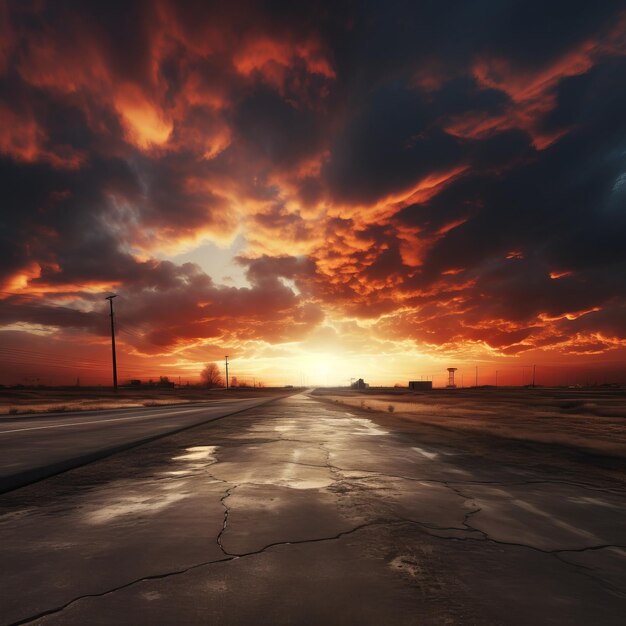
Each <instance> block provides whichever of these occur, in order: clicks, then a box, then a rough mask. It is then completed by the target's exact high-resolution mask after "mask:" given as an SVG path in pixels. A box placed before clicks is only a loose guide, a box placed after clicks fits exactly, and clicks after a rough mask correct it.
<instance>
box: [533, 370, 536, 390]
mask: <svg viewBox="0 0 626 626" xmlns="http://www.w3.org/2000/svg"><path fill="white" fill-rule="evenodd" d="M536 368H537V366H536V365H533V388H534V387H535V369H536Z"/></svg>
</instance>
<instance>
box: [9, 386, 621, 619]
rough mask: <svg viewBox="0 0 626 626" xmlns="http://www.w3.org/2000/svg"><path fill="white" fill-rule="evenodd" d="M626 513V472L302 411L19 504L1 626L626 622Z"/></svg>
mask: <svg viewBox="0 0 626 626" xmlns="http://www.w3.org/2000/svg"><path fill="white" fill-rule="evenodd" d="M504 448H506V449H504ZM625 514H626V484H625V481H624V476H623V474H622V473H621V472H619V471H614V470H611V469H608V470H606V469H603V468H598V467H596V466H594V465H592V464H591V463H587V464H585V463H584V462H582V461H580V460H572V459H561V458H559V457H558V455H557V454H555V452H554V450H552V449H550V448H549V447H546V446H530V447H529V446H524V444H521V443H519V442H518V443H516V444H515V445H514V446H513V447H511V445H507V446H500V447H498V443H497V440H495V439H488V438H487V439H481V438H480V437H477V436H476V435H474V434H473V435H471V436H470V435H467V434H454V433H452V432H445V431H442V430H438V429H436V428H434V427H428V426H426V427H424V426H415V425H413V426H411V427H409V426H407V425H406V424H402V423H401V422H400V421H398V419H397V418H394V417H393V416H385V415H380V414H379V415H375V414H367V413H363V412H361V411H358V410H350V411H347V410H346V409H345V407H341V406H340V405H333V404H328V403H323V402H320V401H317V400H314V399H311V398H309V397H307V396H303V395H300V396H292V397H291V398H288V399H284V400H279V401H276V402H274V403H272V404H270V405H266V406H264V407H262V408H257V409H252V410H250V411H247V412H245V413H241V414H238V415H234V416H232V417H229V418H227V419H225V420H222V421H220V422H217V423H214V424H209V425H205V426H200V427H197V428H195V429H192V430H189V431H185V432H182V433H178V434H176V435H173V436H171V437H167V438H165V439H161V440H159V441H156V442H153V443H150V444H146V445H144V446H142V447H140V448H137V449H134V450H129V451H127V452H122V453H120V454H117V455H115V456H113V457H110V458H107V459H104V460H101V461H98V462H96V463H92V464H90V465H87V466H84V467H82V468H77V469H74V470H71V471H69V472H66V473H64V474H61V475H58V476H55V477H53V478H50V479H47V480H45V481H42V482H40V483H37V484H34V485H31V486H29V487H24V488H22V489H19V490H16V491H13V492H10V493H7V494H5V495H4V496H2V497H0V559H1V562H2V565H3V567H2V571H1V580H0V599H1V603H0V604H1V606H0V618H1V619H0V621H1V623H2V624H25V623H29V624H30V623H32V624H63V625H73V624H76V625H78V624H80V625H84V624H90V625H92V624H151V625H152V624H268V625H269V624H359V625H362V624H366V625H367V624H376V625H381V624H391V625H393V624H468V623H469V624H528V623H533V622H535V623H541V624H622V623H623V622H624V614H625V612H626V611H625V610H626V515H625Z"/></svg>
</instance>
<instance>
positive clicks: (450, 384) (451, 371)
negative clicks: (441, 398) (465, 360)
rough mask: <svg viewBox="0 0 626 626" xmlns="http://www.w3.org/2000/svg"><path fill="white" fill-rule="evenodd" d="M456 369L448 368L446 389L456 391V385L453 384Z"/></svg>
mask: <svg viewBox="0 0 626 626" xmlns="http://www.w3.org/2000/svg"><path fill="white" fill-rule="evenodd" d="M457 369H458V368H456V367H449V368H448V384H447V385H446V387H447V388H448V389H456V385H455V384H454V372H456V370H457Z"/></svg>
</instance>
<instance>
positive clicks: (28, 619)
mask: <svg viewBox="0 0 626 626" xmlns="http://www.w3.org/2000/svg"><path fill="white" fill-rule="evenodd" d="M224 497H227V496H224ZM402 523H404V522H401V521H396V520H377V521H373V522H366V523H364V524H359V525H358V526H355V527H354V528H351V529H350V530H344V531H341V532H340V533H337V534H336V535H332V536H329V537H318V538H315V539H300V540H295V541H275V542H273V543H269V544H267V545H265V546H263V547H262V548H259V549H258V550H253V551H251V552H245V553H242V554H229V553H227V552H224V553H225V554H227V555H228V556H225V557H224V558H223V559H214V560H211V561H203V562H202V563H195V564H194V565H190V566H189V567H185V568H183V569H178V570H172V571H169V572H164V573H161V574H150V575H148V576H142V577H141V578H136V579H134V580H131V581H129V582H127V583H124V584H123V585H118V586H117V587H112V588H110V589H106V590H105V591H100V592H97V593H86V594H83V595H80V596H77V597H75V598H72V599H71V600H68V601H67V602H65V603H64V604H62V605H59V606H57V607H55V608H52V609H48V610H46V611H41V612H40V613H37V614H36V615H31V616H29V617H25V618H22V619H20V620H18V621H16V622H11V623H9V624H6V626H22V625H23V624H30V623H32V622H33V621H35V620H38V619H41V618H43V617H48V616H50V615H55V614H57V613H61V612H62V611H64V610H65V609H67V608H68V607H70V606H71V605H72V604H75V603H76V602H79V601H80V600H86V599H88V598H101V597H104V596H107V595H110V594H113V593H116V592H118V591H122V590H124V589H128V588H129V587H132V586H134V585H137V584H139V583H142V582H147V581H151V580H162V579H164V578H169V577H172V576H180V575H181V574H186V573H187V572H190V571H193V570H196V569H199V568H201V567H207V566H209V565H215V564H217V563H228V562H231V561H235V560H239V559H241V558H245V557H249V556H256V555H259V554H262V553H263V552H265V551H266V550H269V549H270V548H274V547H277V546H291V545H302V544H307V543H321V542H324V541H336V540H337V539H341V538H342V537H345V536H347V535H351V534H353V533H356V532H358V531H360V530H363V529H364V528H369V527H372V526H395V525H398V524H402ZM220 534H221V533H220ZM220 547H221V546H220ZM222 551H224V550H222Z"/></svg>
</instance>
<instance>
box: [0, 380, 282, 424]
mask: <svg viewBox="0 0 626 626" xmlns="http://www.w3.org/2000/svg"><path fill="white" fill-rule="evenodd" d="M284 393H285V390H284V389H276V388H265V387H264V388H259V387H257V388H236V389H228V390H226V389H206V388H204V389H203V388H201V387H182V388H180V389H159V388H158V387H145V388H138V389H120V390H119V392H118V393H114V392H113V391H112V390H110V389H103V388H86V387H85V388H65V389H54V388H42V389H39V388H38V389H29V388H23V389H12V388H6V389H0V418H1V417H2V416H5V417H6V416H12V415H25V414H34V413H51V412H57V411H93V410H100V409H116V408H131V407H141V406H165V405H170V404H186V403H190V402H204V401H207V400H218V399H224V398H252V397H258V396H265V395H282V394H284Z"/></svg>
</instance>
